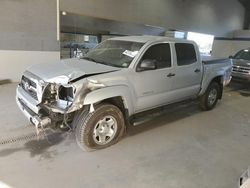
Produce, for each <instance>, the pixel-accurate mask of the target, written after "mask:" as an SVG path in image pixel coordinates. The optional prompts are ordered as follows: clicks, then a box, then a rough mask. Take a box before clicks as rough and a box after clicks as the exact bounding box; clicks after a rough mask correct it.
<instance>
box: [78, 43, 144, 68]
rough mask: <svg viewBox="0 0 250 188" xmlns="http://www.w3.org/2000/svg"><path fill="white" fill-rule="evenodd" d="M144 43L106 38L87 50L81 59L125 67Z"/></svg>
mask: <svg viewBox="0 0 250 188" xmlns="http://www.w3.org/2000/svg"><path fill="white" fill-rule="evenodd" d="M143 45H144V43H138V42H130V41H118V40H106V41H104V42H102V43H101V44H99V45H98V46H97V47H96V48H94V49H92V50H91V51H89V52H88V53H87V54H86V55H85V56H84V57H83V59H87V60H90V61H94V62H96V63H101V64H105V65H109V66H113V67H121V68H127V67H128V66H129V65H130V63H131V62H132V60H133V59H134V58H135V56H136V55H137V53H138V51H139V50H140V49H141V47H142V46H143Z"/></svg>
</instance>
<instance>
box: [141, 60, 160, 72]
mask: <svg viewBox="0 0 250 188" xmlns="http://www.w3.org/2000/svg"><path fill="white" fill-rule="evenodd" d="M154 69H156V61H155V60H153V59H144V60H143V61H142V62H141V64H140V67H139V69H138V71H139V72H141V71H146V70H154Z"/></svg>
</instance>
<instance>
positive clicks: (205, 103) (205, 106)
mask: <svg viewBox="0 0 250 188" xmlns="http://www.w3.org/2000/svg"><path fill="white" fill-rule="evenodd" d="M220 90H221V89H220V85H219V84H218V83H217V82H212V83H211V84H210V85H209V86H208V88H207V91H206V93H205V94H204V95H203V96H201V97H200V107H201V109H202V110H212V109H213V108H214V107H215V105H216V104H217V102H218V99H219V95H220V92H221V91H220Z"/></svg>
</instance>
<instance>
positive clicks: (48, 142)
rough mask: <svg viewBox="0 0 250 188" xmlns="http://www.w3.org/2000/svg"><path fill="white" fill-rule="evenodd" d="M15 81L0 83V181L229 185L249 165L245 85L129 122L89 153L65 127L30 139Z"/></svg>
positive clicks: (16, 184) (20, 187)
mask: <svg viewBox="0 0 250 188" xmlns="http://www.w3.org/2000/svg"><path fill="white" fill-rule="evenodd" d="M15 87H16V84H8V85H1V86H0V101H1V103H0V109H1V111H0V120H1V122H0V128H1V131H0V187H1V183H2V184H3V183H4V184H6V185H8V186H10V187H13V188H34V187H36V188H40V187H41V188H44V187H60V188H61V187H67V188H68V187H91V188H95V187H108V188H112V187H114V188H117V187H119V188H122V187H124V188H127V187H143V188H147V187H148V188H152V187H168V188H180V187H185V188H196V187H197V188H198V187H199V188H200V187H204V188H206V187H207V188H211V187H212V188H236V187H237V183H238V178H239V176H240V175H241V174H242V173H243V171H244V170H246V168H247V167H248V166H249V165H250V88H249V86H247V84H246V85H241V84H236V83H233V84H231V85H230V87H228V88H226V92H225V93H224V98H223V100H222V101H221V102H220V103H219V104H218V105H217V107H216V108H215V109H214V110H213V111H210V112H202V111H200V110H199V108H198V107H197V104H196V103H194V102H192V103H189V104H182V105H178V106H171V107H169V108H167V109H165V110H164V114H163V115H161V116H158V117H157V118H155V119H154V120H151V121H149V122H147V123H144V124H142V125H140V126H137V127H131V128H129V130H128V135H127V136H126V137H125V138H124V139H123V140H121V141H120V142H119V143H118V144H116V145H114V146H112V147H110V148H107V149H104V150H100V151H95V152H89V153H87V152H82V151H81V150H80V149H79V148H78V146H77V145H76V143H75V140H74V136H73V135H72V133H63V134H61V133H57V132H55V133H50V134H49V136H48V137H47V138H46V137H44V138H40V139H37V138H35V137H33V136H32V134H34V129H33V127H32V126H30V125H29V123H28V122H27V121H26V119H25V118H24V117H23V115H22V114H21V112H19V110H18V109H17V107H16V104H15V100H14V95H15ZM25 135H26V136H25ZM27 135H30V136H27ZM9 142H10V143H9ZM11 142H13V143H11Z"/></svg>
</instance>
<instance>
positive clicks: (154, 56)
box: [141, 43, 171, 69]
mask: <svg viewBox="0 0 250 188" xmlns="http://www.w3.org/2000/svg"><path fill="white" fill-rule="evenodd" d="M145 59H151V60H156V68H157V69H162V68H166V67H171V51H170V45H169V44H165V43H164V44H156V45H154V46H151V47H149V49H148V50H147V51H146V52H145V53H144V55H143V57H142V60H141V62H142V61H143V60H145Z"/></svg>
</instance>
